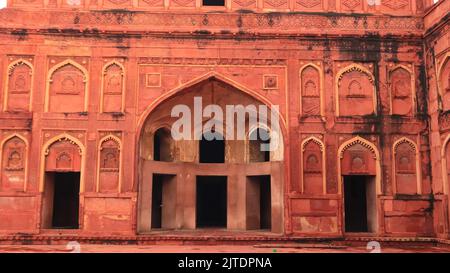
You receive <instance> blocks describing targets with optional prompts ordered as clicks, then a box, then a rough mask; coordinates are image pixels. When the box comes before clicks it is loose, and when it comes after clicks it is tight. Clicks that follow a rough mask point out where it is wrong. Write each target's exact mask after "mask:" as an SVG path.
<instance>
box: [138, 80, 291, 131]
mask: <svg viewBox="0 0 450 273" xmlns="http://www.w3.org/2000/svg"><path fill="white" fill-rule="evenodd" d="M207 79H217V80H219V81H222V82H224V83H226V84H229V85H231V86H232V87H234V88H236V89H238V90H240V91H242V92H244V93H245V94H247V95H249V96H251V97H253V98H255V99H257V100H258V101H260V102H262V103H264V104H265V105H267V106H268V107H269V108H270V109H271V111H276V112H277V114H278V117H279V118H280V125H281V126H280V127H281V128H280V129H281V131H282V132H283V133H284V134H283V135H286V134H285V133H286V124H287V123H286V119H285V117H284V116H283V115H282V114H281V113H280V112H279V111H277V110H276V109H275V108H274V107H273V104H272V103H271V102H270V101H269V100H268V99H267V98H265V97H264V96H262V95H260V94H258V93H257V92H255V91H253V90H252V89H250V88H247V87H246V86H244V85H242V84H240V83H238V82H236V81H234V80H232V79H230V78H228V77H226V76H224V75H222V74H220V73H218V72H214V71H213V72H208V73H206V74H204V75H202V76H200V77H197V78H195V79H193V80H191V81H188V82H186V83H184V84H182V85H180V86H178V87H176V88H174V89H172V90H170V91H168V92H166V93H164V94H162V95H161V96H159V97H158V98H156V99H155V100H153V101H152V102H151V103H150V104H149V105H148V106H147V107H146V109H145V110H144V111H143V113H142V114H141V115H140V117H139V119H138V126H137V129H138V132H141V130H142V128H143V126H144V123H145V121H146V119H147V117H148V116H149V114H150V113H151V112H152V111H153V109H155V108H156V107H157V106H158V105H159V104H161V103H162V102H163V101H165V100H167V99H169V98H171V97H173V96H175V95H176V94H177V93H179V92H181V91H183V90H185V89H186V88H189V87H191V86H194V85H196V84H198V83H201V82H203V81H205V80H207ZM137 138H139V136H137Z"/></svg>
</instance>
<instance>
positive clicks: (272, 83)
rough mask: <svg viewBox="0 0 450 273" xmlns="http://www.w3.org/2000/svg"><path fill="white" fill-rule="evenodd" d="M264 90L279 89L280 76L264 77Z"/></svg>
mask: <svg viewBox="0 0 450 273" xmlns="http://www.w3.org/2000/svg"><path fill="white" fill-rule="evenodd" d="M263 80H264V89H278V76H277V75H264V76H263Z"/></svg>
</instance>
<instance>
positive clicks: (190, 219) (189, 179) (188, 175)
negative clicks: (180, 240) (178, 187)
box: [181, 166, 197, 229]
mask: <svg viewBox="0 0 450 273" xmlns="http://www.w3.org/2000/svg"><path fill="white" fill-rule="evenodd" d="M189 168H192V167H190V166H188V167H186V168H185V169H184V170H183V176H184V179H183V180H184V181H183V180H182V181H183V182H184V192H182V193H181V194H182V195H183V199H184V200H183V203H184V213H183V216H184V220H183V228H186V229H195V227H196V188H197V186H196V177H195V175H194V174H193V172H192V171H190V170H189Z"/></svg>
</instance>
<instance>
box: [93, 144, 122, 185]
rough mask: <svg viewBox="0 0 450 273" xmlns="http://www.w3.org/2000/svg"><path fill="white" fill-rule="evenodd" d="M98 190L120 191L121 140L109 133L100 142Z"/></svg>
mask: <svg viewBox="0 0 450 273" xmlns="http://www.w3.org/2000/svg"><path fill="white" fill-rule="evenodd" d="M99 149H100V150H99V155H100V156H99V160H100V162H99V170H98V172H99V173H98V181H97V191H100V192H118V191H119V187H120V140H119V139H118V138H117V137H115V136H113V135H108V136H106V137H104V138H103V139H102V140H101V142H100V148H99Z"/></svg>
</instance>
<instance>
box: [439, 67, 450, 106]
mask: <svg viewBox="0 0 450 273" xmlns="http://www.w3.org/2000/svg"><path fill="white" fill-rule="evenodd" d="M439 87H440V91H441V95H442V104H443V105H442V106H443V110H444V111H447V110H450V58H447V60H446V62H445V64H444V66H443V67H442V69H441V72H440V78H439Z"/></svg>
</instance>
